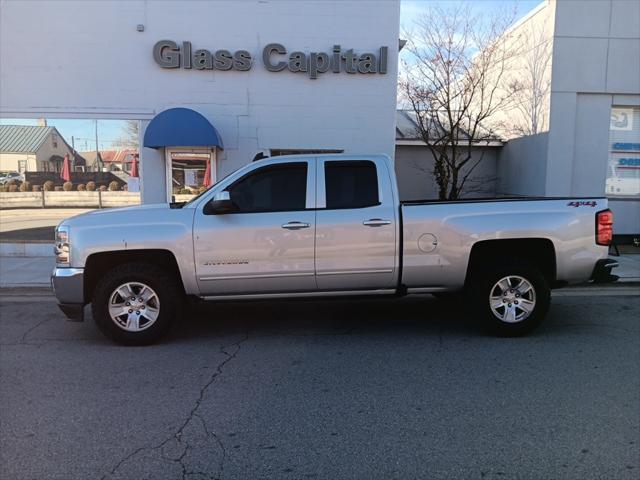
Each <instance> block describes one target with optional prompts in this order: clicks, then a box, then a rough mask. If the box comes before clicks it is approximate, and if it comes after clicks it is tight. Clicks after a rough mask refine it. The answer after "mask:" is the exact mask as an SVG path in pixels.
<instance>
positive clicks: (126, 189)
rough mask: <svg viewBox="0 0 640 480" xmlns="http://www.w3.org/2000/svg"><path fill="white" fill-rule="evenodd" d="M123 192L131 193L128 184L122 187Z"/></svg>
mask: <svg viewBox="0 0 640 480" xmlns="http://www.w3.org/2000/svg"><path fill="white" fill-rule="evenodd" d="M122 191H123V192H128V191H129V185H127V184H126V183H125V184H124V185H122Z"/></svg>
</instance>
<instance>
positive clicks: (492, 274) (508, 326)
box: [469, 260, 551, 337]
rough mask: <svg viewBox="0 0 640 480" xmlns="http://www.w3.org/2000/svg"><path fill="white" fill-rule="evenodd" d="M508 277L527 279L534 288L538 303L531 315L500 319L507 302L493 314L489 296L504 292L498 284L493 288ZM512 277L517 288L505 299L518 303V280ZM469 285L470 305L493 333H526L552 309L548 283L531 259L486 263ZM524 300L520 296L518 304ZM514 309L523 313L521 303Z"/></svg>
mask: <svg viewBox="0 0 640 480" xmlns="http://www.w3.org/2000/svg"><path fill="white" fill-rule="evenodd" d="M505 277H521V278H523V279H525V280H526V281H528V282H529V284H530V285H531V286H532V287H533V292H534V295H535V297H534V298H535V306H534V307H533V308H532V310H531V311H530V313H529V314H528V316H526V314H523V318H522V319H521V320H515V319H512V322H507V321H505V320H503V319H501V318H499V317H498V314H500V313H502V314H504V312H505V311H506V308H507V306H506V305H505V306H504V307H498V313H496V314H494V311H493V309H492V308H491V304H490V297H491V296H492V294H494V295H495V294H497V293H499V292H501V291H502V289H501V287H496V288H495V289H494V287H495V286H496V284H497V283H498V282H499V281H500V280H501V279H504V278H505ZM512 280H513V283H514V286H515V287H516V288H514V289H513V290H514V291H515V293H513V294H511V293H507V295H509V297H506V298H510V299H512V300H515V301H514V302H513V303H518V298H514V296H515V295H519V294H518V289H517V283H515V282H517V279H515V278H514V279H512ZM469 287H470V288H469V296H470V300H471V305H470V306H471V307H472V309H473V312H476V314H478V315H479V316H480V319H481V321H482V322H483V326H484V327H486V329H488V330H489V331H490V332H491V333H492V334H494V335H498V336H501V337H518V336H521V335H525V334H527V333H529V332H531V331H533V330H534V329H535V328H536V327H538V325H540V323H541V322H542V321H543V320H544V318H545V316H546V314H547V311H548V310H549V303H550V299H551V291H550V289H549V284H548V282H547V280H546V279H545V277H544V275H542V273H541V272H540V270H539V269H538V268H536V267H535V266H533V265H532V264H530V263H528V262H524V261H517V260H514V261H508V262H505V263H503V264H498V265H496V266H494V267H493V268H491V267H490V266H485V267H484V268H482V269H480V271H479V272H477V273H476V274H475V275H474V276H473V278H472V281H471V282H470V285H469ZM509 292H510V290H509ZM526 295H530V294H526ZM527 299H528V298H527ZM527 299H525V300H527ZM522 300H523V299H522V298H520V299H519V305H523V303H522ZM529 300H530V299H529ZM506 302H507V305H508V306H509V307H511V306H512V303H508V302H509V300H506ZM514 308H515V309H517V310H515V311H516V312H520V313H522V312H524V310H522V309H521V308H522V307H521V306H518V307H514ZM516 318H517V317H516Z"/></svg>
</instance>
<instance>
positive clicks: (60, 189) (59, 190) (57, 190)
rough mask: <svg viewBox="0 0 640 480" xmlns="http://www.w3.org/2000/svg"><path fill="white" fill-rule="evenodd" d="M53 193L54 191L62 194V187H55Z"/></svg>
mask: <svg viewBox="0 0 640 480" xmlns="http://www.w3.org/2000/svg"><path fill="white" fill-rule="evenodd" d="M53 191H54V192H62V191H63V190H62V187H61V186H59V185H56V186H55V187H53Z"/></svg>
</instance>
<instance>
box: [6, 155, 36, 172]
mask: <svg viewBox="0 0 640 480" xmlns="http://www.w3.org/2000/svg"><path fill="white" fill-rule="evenodd" d="M21 161H25V162H27V163H26V168H27V171H33V170H36V165H37V162H36V155H35V154H33V153H0V172H17V171H18V167H19V165H20V162H21Z"/></svg>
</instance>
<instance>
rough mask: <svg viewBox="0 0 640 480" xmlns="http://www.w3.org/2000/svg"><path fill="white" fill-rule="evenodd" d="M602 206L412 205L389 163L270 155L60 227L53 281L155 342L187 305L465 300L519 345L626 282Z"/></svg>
mask: <svg viewBox="0 0 640 480" xmlns="http://www.w3.org/2000/svg"><path fill="white" fill-rule="evenodd" d="M612 232H613V215H612V214H611V211H610V210H608V209H607V200H606V199H605V198H500V199H483V200H474V201H471V200H463V201H456V202H439V201H419V202H418V201H415V202H400V201H399V197H398V189H397V185H396V179H395V175H394V169H393V165H392V162H391V160H390V159H389V158H388V157H387V156H384V155H317V156H287V157H275V158H268V159H264V160H261V161H258V162H254V163H251V164H249V165H246V166H244V167H242V168H240V169H239V170H237V171H235V172H234V173H232V174H231V175H229V176H228V177H226V178H225V179H223V180H221V181H220V182H218V183H217V184H216V185H214V186H213V187H212V188H210V189H209V190H207V191H206V192H204V193H203V194H201V195H200V196H198V197H196V198H194V199H193V200H191V201H190V202H188V203H183V204H160V205H142V206H139V207H129V208H119V209H113V210H98V211H94V212H91V213H87V214H84V215H80V216H77V217H73V218H70V219H67V220H65V221H63V222H62V223H61V224H60V225H59V226H58V228H57V230H56V247H55V250H56V256H57V264H56V268H55V270H54V272H53V275H52V284H53V288H54V291H55V294H56V296H57V298H58V301H59V305H60V308H61V309H62V311H63V312H64V313H65V314H66V315H67V316H68V317H69V318H70V319H72V320H82V319H83V318H84V317H83V311H84V307H85V305H86V304H88V303H91V305H92V312H93V318H94V319H95V321H96V323H97V325H98V327H99V328H100V330H101V331H102V332H104V333H105V334H106V335H107V336H109V337H110V338H112V339H113V340H115V341H117V342H119V343H124V344H146V343H150V342H153V341H155V340H157V339H158V338H160V337H161V336H162V335H163V334H165V333H166V332H167V331H168V330H169V328H170V326H171V325H172V323H174V322H175V321H177V319H178V318H179V314H180V310H181V306H182V305H183V300H184V299H186V298H189V297H199V298H201V299H204V300H231V299H232V300H249V299H276V298H294V297H332V296H345V295H359V296H362V295H406V294H415V293H421V294H422V293H432V294H435V295H436V296H438V295H445V294H454V293H455V292H459V293H460V294H464V295H465V299H466V301H465V303H466V304H467V305H471V306H472V311H473V312H474V315H477V317H478V318H479V320H481V321H482V322H484V324H485V325H486V326H487V327H488V328H490V329H491V330H492V331H494V332H495V333H497V334H499V335H508V336H513V335H522V334H524V333H526V332H528V331H530V330H532V329H533V328H534V327H536V326H537V325H538V324H539V323H540V322H541V321H542V319H543V318H544V317H545V314H546V312H547V309H548V307H549V298H550V289H552V288H558V287H561V286H564V285H567V284H570V283H577V282H585V281H588V280H590V279H591V280H596V281H603V282H604V281H613V280H615V278H616V277H615V276H612V275H611V274H610V272H611V268H612V267H614V266H616V262H614V261H612V260H609V259H608V258H607V254H608V246H609V244H610V243H611V240H612Z"/></svg>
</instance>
